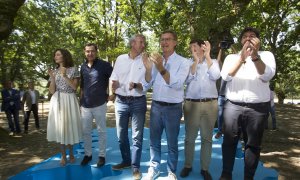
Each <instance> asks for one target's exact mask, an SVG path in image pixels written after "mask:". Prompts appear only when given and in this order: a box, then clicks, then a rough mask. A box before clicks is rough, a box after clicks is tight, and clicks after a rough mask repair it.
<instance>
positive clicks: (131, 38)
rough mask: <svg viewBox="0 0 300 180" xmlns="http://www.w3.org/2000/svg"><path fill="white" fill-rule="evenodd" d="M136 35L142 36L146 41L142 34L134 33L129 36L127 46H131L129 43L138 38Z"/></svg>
mask: <svg viewBox="0 0 300 180" xmlns="http://www.w3.org/2000/svg"><path fill="white" fill-rule="evenodd" d="M138 37H140V38H143V39H144V41H145V42H146V37H145V36H144V35H143V34H135V35H133V36H131V37H130V38H129V42H128V46H129V48H131V43H132V42H133V41H135V39H136V38H138Z"/></svg>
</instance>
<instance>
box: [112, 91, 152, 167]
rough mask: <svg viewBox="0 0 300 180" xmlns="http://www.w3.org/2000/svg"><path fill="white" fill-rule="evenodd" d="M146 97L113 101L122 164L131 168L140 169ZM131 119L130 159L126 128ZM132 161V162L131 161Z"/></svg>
mask: <svg viewBox="0 0 300 180" xmlns="http://www.w3.org/2000/svg"><path fill="white" fill-rule="evenodd" d="M146 110H147V105H146V97H145V96H143V97H140V98H133V99H128V100H124V99H122V100H121V99H120V98H119V97H118V96H117V98H116V101H115V114H116V126H117V136H118V142H119V147H120V151H121V155H122V163H126V164H131V165H132V168H136V169H138V168H140V161H141V154H142V145H143V134H144V123H145V116H146ZM130 118H131V128H132V146H133V147H132V157H131V155H130V145H129V139H128V126H129V120H130ZM131 160H132V161H131Z"/></svg>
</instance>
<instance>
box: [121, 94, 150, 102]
mask: <svg viewBox="0 0 300 180" xmlns="http://www.w3.org/2000/svg"><path fill="white" fill-rule="evenodd" d="M117 96H118V98H119V99H120V100H121V101H131V100H135V99H140V98H143V97H145V96H144V95H143V96H121V95H119V94H117Z"/></svg>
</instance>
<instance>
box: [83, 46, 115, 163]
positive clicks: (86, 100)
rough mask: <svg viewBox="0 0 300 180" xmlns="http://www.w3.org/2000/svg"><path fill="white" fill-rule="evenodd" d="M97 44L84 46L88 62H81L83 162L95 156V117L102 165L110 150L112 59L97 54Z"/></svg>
mask: <svg viewBox="0 0 300 180" xmlns="http://www.w3.org/2000/svg"><path fill="white" fill-rule="evenodd" d="M97 50H98V48H97V45H96V44H93V43H88V44H86V45H85V47H84V53H85V57H86V59H85V62H84V63H83V64H82V65H81V69H80V75H81V83H80V93H81V94H80V97H81V98H80V102H81V118H82V124H83V140H84V158H83V160H82V161H81V165H83V166H84V165H86V164H88V162H89V161H91V160H92V137H91V131H92V122H93V119H95V122H96V125H97V130H98V135H99V161H98V163H97V166H98V167H101V166H103V165H104V164H105V154H106V110H107V106H106V103H107V100H108V93H107V92H108V91H107V88H108V84H109V77H110V75H111V73H112V66H111V65H110V63H108V62H105V61H103V60H101V59H99V58H97Z"/></svg>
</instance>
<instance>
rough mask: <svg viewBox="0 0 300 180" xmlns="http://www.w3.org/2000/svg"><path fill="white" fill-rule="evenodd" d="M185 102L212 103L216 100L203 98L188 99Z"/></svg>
mask: <svg viewBox="0 0 300 180" xmlns="http://www.w3.org/2000/svg"><path fill="white" fill-rule="evenodd" d="M185 100H186V101H192V102H209V101H214V100H217V98H203V99H190V98H186V99H185Z"/></svg>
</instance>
